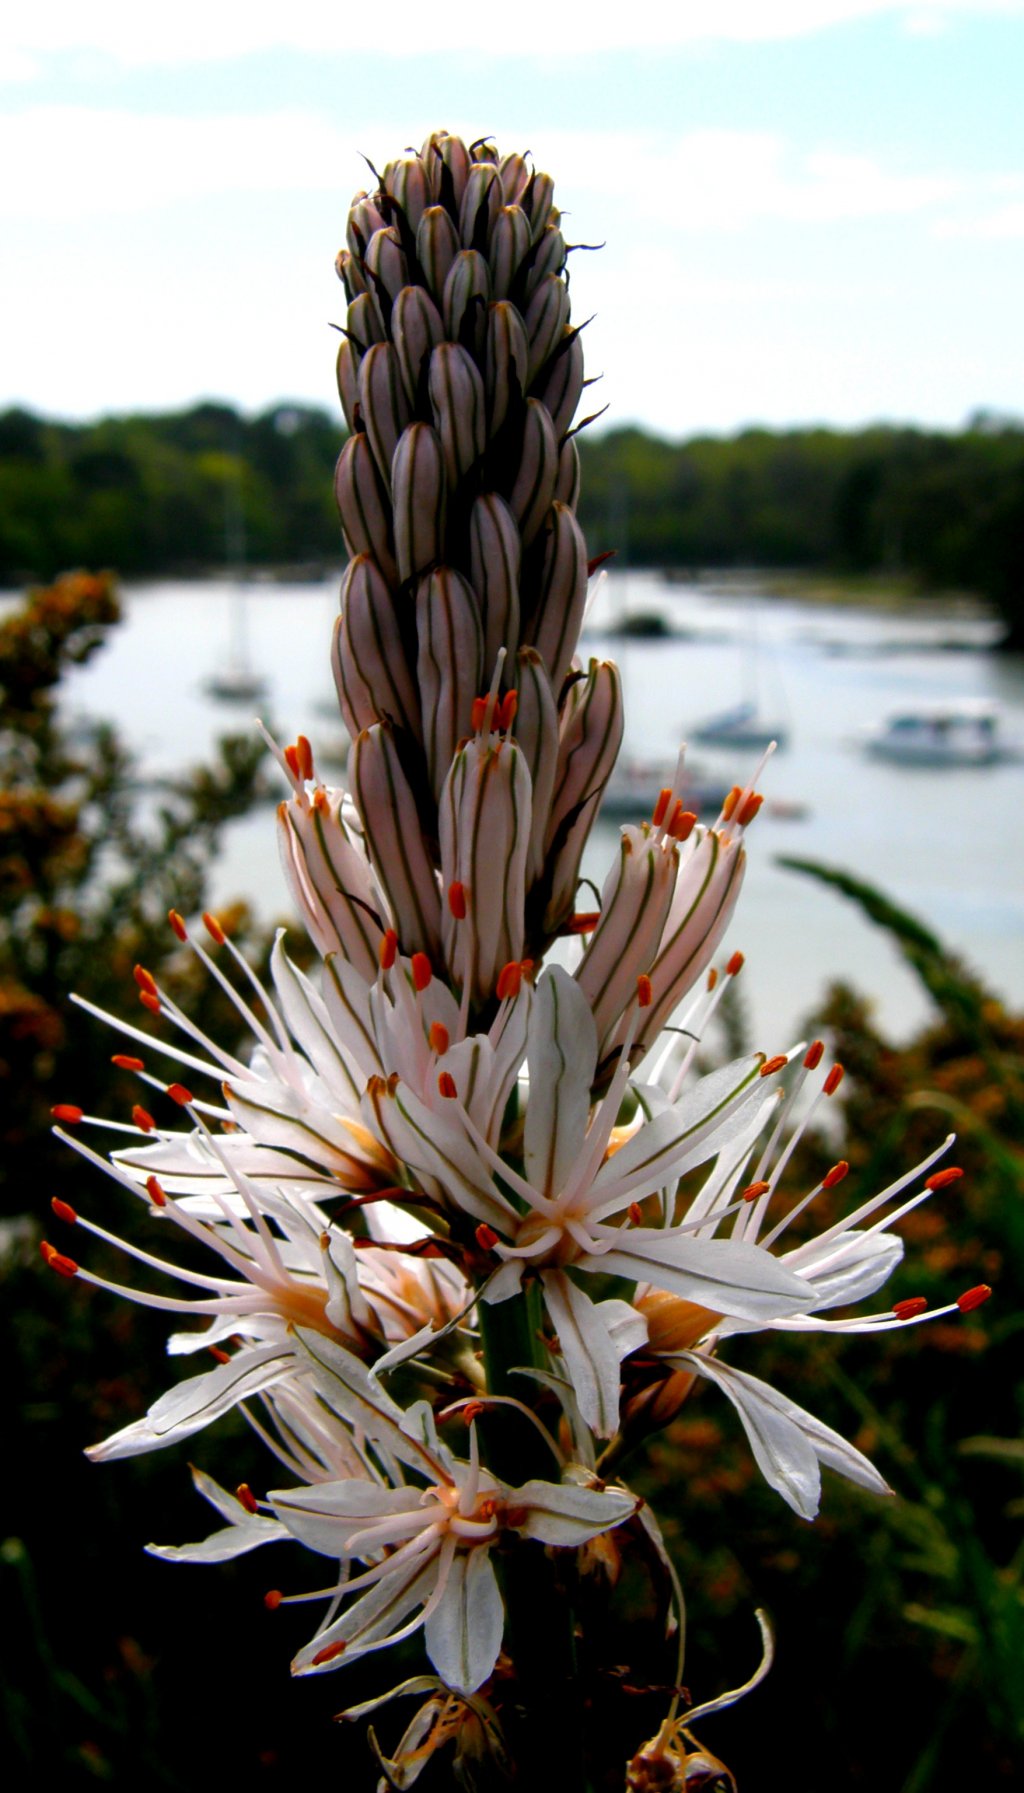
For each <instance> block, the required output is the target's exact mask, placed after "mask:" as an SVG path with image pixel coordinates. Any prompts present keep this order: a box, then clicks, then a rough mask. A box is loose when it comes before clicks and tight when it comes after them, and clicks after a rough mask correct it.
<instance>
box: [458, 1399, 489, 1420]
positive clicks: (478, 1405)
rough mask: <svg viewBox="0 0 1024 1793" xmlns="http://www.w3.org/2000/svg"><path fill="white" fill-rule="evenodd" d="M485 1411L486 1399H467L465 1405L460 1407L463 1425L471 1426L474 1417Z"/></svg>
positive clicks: (478, 1416) (476, 1417)
mask: <svg viewBox="0 0 1024 1793" xmlns="http://www.w3.org/2000/svg"><path fill="white" fill-rule="evenodd" d="M486 1411H487V1403H486V1401H467V1402H466V1405H465V1406H464V1408H463V1409H462V1423H463V1425H464V1426H471V1425H472V1424H473V1421H474V1420H475V1419H479V1418H480V1415H481V1413H486Z"/></svg>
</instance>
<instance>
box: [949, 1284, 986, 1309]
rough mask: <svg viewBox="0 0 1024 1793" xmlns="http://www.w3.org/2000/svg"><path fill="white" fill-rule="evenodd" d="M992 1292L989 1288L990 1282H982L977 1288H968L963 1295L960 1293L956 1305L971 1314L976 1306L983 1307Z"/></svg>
mask: <svg viewBox="0 0 1024 1793" xmlns="http://www.w3.org/2000/svg"><path fill="white" fill-rule="evenodd" d="M991 1293H992V1290H991V1289H990V1288H989V1285H988V1283H987V1282H980V1283H978V1285H977V1287H976V1288H973V1289H968V1290H966V1292H965V1293H964V1294H963V1295H958V1296H957V1299H956V1305H957V1307H958V1308H959V1309H960V1312H961V1313H962V1314H969V1313H971V1312H972V1311H973V1309H974V1308H976V1307H981V1306H982V1305H983V1304H984V1303H985V1302H986V1301H987V1300H988V1298H989V1296H990V1295H991Z"/></svg>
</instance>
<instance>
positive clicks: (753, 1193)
mask: <svg viewBox="0 0 1024 1793" xmlns="http://www.w3.org/2000/svg"><path fill="white" fill-rule="evenodd" d="M770 1188H771V1184H770V1183H765V1182H760V1183H748V1184H747V1187H746V1188H745V1189H741V1190H740V1201H741V1202H756V1201H757V1198H758V1196H760V1195H767V1194H768V1191H769V1190H770Z"/></svg>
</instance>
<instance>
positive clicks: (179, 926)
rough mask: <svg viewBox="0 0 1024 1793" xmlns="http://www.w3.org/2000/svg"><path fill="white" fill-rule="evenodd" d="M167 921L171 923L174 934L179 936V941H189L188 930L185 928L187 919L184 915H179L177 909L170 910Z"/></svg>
mask: <svg viewBox="0 0 1024 1793" xmlns="http://www.w3.org/2000/svg"><path fill="white" fill-rule="evenodd" d="M167 919H168V921H169V922H170V924H171V927H172V928H173V930H174V932H175V933H176V934H177V936H178V939H179V940H187V939H188V929H187V928H186V926H185V917H184V916H183V915H179V914H178V911H177V909H168V911H167Z"/></svg>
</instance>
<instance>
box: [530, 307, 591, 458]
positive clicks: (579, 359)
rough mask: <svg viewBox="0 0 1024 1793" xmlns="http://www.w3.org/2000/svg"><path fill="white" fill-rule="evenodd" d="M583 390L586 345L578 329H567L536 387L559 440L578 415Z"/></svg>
mask: <svg viewBox="0 0 1024 1793" xmlns="http://www.w3.org/2000/svg"><path fill="white" fill-rule="evenodd" d="M582 391H583V344H582V342H581V341H580V333H579V331H578V330H571V329H567V330H566V331H565V334H564V336H563V337H562V341H561V343H560V344H559V345H558V347H557V349H556V351H555V354H554V357H553V359H552V360H550V361H549V362H548V365H547V367H546V368H545V369H544V370H543V372H542V374H541V378H540V383H539V385H538V387H537V397H538V398H539V399H541V400H542V402H543V403H544V404H545V405H547V408H548V410H549V411H550V412H551V421H552V423H553V424H554V426H555V435H556V436H558V437H559V438H561V437H562V436H564V435H565V432H566V430H567V429H568V428H569V426H570V424H571V423H572V420H573V418H574V417H575V415H576V406H577V405H578V404H579V402H580V394H581V393H582Z"/></svg>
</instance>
